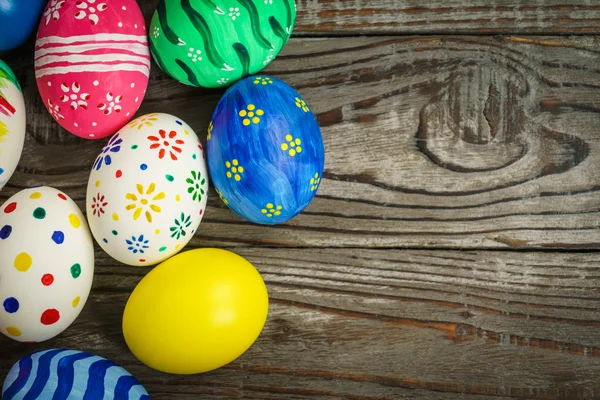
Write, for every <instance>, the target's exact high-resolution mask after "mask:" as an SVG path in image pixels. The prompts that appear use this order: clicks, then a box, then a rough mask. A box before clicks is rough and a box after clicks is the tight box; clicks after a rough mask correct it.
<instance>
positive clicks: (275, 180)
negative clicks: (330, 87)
mask: <svg viewBox="0 0 600 400" xmlns="http://www.w3.org/2000/svg"><path fill="white" fill-rule="evenodd" d="M324 152H325V151H324V147H323V138H322V137H321V130H320V129H319V124H318V123H317V120H316V119H315V116H314V114H313V113H312V111H311V110H310V108H309V107H308V105H307V104H306V102H305V101H304V100H303V99H302V97H301V96H300V95H299V94H298V92H296V91H295V90H294V89H292V88H291V87H290V86H288V85H287V84H285V83H284V82H282V81H280V80H278V79H275V78H273V77H268V76H257V77H250V78H246V79H243V80H241V81H240V82H238V83H236V84H235V85H234V86H232V87H231V88H229V90H227V92H226V93H225V95H224V96H223V98H222V99H221V100H220V101H219V104H218V105H217V108H216V110H215V112H214V114H213V118H212V121H211V123H210V125H209V131H208V141H207V157H208V167H209V171H210V176H211V179H212V181H213V184H214V186H215V188H216V189H217V193H218V194H219V197H220V198H221V200H222V201H223V202H224V203H225V204H226V205H227V206H229V208H231V209H232V210H233V211H235V212H236V213H237V214H238V215H240V216H241V217H243V218H246V219H248V220H250V221H252V222H255V223H258V224H269V225H273V224H278V223H282V222H285V221H287V220H289V219H291V218H293V217H294V216H296V215H297V214H298V213H300V212H301V211H302V210H303V209H304V208H305V207H306V206H307V205H308V204H309V203H310V201H311V200H312V199H313V197H314V195H315V193H316V192H317V189H318V188H319V185H320V183H321V177H322V176H323V166H324V159H325V155H324Z"/></svg>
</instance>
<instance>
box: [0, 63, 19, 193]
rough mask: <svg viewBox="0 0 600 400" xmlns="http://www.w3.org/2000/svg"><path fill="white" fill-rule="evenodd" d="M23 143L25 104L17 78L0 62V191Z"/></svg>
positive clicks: (13, 170)
mask: <svg viewBox="0 0 600 400" xmlns="http://www.w3.org/2000/svg"><path fill="white" fill-rule="evenodd" d="M24 141H25V103H24V101H23V94H22V93H21V87H20V86H19V82H18V81H17V78H16V77H15V75H14V74H13V72H12V70H11V69H10V68H9V67H8V65H6V64H5V63H4V62H3V61H2V60H0V190H2V188H3V187H4V185H5V184H6V182H8V179H9V178H10V177H11V175H12V174H13V172H15V168H17V164H18V163H19V159H20V158H21V152H22V151H23V142H24Z"/></svg>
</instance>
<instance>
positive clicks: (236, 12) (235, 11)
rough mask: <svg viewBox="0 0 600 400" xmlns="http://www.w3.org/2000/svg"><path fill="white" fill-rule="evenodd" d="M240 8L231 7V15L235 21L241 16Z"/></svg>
mask: <svg viewBox="0 0 600 400" xmlns="http://www.w3.org/2000/svg"><path fill="white" fill-rule="evenodd" d="M240 15H241V14H240V8H239V7H230V8H229V16H230V17H231V19H232V20H233V21H235V20H236V19H237V18H238V17H239V16H240Z"/></svg>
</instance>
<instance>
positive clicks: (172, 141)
mask: <svg viewBox="0 0 600 400" xmlns="http://www.w3.org/2000/svg"><path fill="white" fill-rule="evenodd" d="M158 134H159V136H148V140H150V141H151V142H155V143H152V144H151V145H150V148H151V149H159V150H158V158H160V159H161V160H162V159H163V158H164V156H165V154H166V153H167V151H168V152H169V155H170V156H171V160H173V161H176V160H177V153H181V148H180V147H177V145H182V144H183V143H184V142H183V140H181V139H177V132H175V131H171V132H169V134H168V135H167V132H166V131H165V130H164V129H161V130H159V131H158Z"/></svg>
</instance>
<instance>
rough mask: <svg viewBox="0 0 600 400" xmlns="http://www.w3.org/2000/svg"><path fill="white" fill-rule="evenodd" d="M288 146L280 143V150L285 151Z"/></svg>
mask: <svg viewBox="0 0 600 400" xmlns="http://www.w3.org/2000/svg"><path fill="white" fill-rule="evenodd" d="M288 148H289V147H288V145H287V143H282V144H281V150H283V151H286V150H287V149H288Z"/></svg>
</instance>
